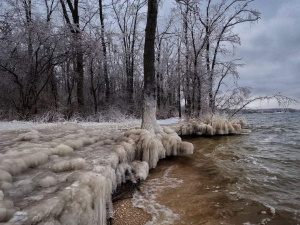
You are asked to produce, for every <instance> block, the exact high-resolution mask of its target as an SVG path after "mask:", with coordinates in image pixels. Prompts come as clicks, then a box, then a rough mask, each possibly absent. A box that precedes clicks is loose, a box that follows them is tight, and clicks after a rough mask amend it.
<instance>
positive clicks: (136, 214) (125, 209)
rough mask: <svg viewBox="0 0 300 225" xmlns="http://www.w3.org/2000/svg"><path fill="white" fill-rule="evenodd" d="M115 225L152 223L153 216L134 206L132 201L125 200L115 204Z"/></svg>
mask: <svg viewBox="0 0 300 225" xmlns="http://www.w3.org/2000/svg"><path fill="white" fill-rule="evenodd" d="M114 210H115V218H114V221H113V224H114V225H142V224H146V223H147V222H148V221H151V218H152V217H151V215H149V214H148V213H146V212H145V211H143V210H142V209H139V208H136V207H134V206H133V204H132V202H131V199H124V200H120V201H118V202H116V203H115V204H114Z"/></svg>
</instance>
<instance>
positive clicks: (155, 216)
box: [132, 167, 183, 225]
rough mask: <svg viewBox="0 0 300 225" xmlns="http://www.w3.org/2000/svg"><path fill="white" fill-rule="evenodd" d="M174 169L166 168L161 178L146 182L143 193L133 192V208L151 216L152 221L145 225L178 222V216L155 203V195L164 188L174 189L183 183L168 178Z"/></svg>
mask: <svg viewBox="0 0 300 225" xmlns="http://www.w3.org/2000/svg"><path fill="white" fill-rule="evenodd" d="M173 168H174V167H170V168H168V169H167V170H166V171H165V172H164V175H163V176H162V178H155V179H151V180H148V181H146V182H145V183H144V184H143V185H142V187H143V193H140V192H138V191H137V192H135V194H134V195H133V199H132V203H133V205H134V206H135V207H138V208H141V209H143V210H144V211H145V212H147V213H149V214H150V215H151V216H152V221H149V222H148V223H146V225H154V224H173V223H174V221H175V220H179V219H180V216H179V215H178V214H176V213H174V212H173V211H172V210H171V209H170V208H168V207H166V206H164V205H161V204H159V203H157V202H156V197H157V194H159V193H161V192H162V191H163V190H164V189H166V188H176V187H178V186H179V185H180V184H181V183H182V182H183V181H182V180H180V179H176V178H171V177H169V174H170V172H171V171H172V170H173Z"/></svg>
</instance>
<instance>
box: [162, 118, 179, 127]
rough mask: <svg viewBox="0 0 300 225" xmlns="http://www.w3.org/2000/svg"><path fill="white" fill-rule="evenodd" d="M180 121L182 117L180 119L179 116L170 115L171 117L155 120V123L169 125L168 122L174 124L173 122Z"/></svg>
mask: <svg viewBox="0 0 300 225" xmlns="http://www.w3.org/2000/svg"><path fill="white" fill-rule="evenodd" d="M181 121H182V119H180V118H179V117H172V118H169V119H165V120H157V123H158V124H160V125H170V124H174V123H179V122H181Z"/></svg>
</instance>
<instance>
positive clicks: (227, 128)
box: [171, 116, 251, 136]
mask: <svg viewBox="0 0 300 225" xmlns="http://www.w3.org/2000/svg"><path fill="white" fill-rule="evenodd" d="M246 126H247V123H246V121H245V120H243V119H233V120H227V119H225V118H222V117H220V116H207V117H206V118H202V119H190V120H189V121H187V122H181V123H179V124H175V125H172V126H171V127H172V129H173V130H174V131H175V132H176V133H177V134H178V135H182V136H185V135H198V136H202V135H208V136H212V135H228V134H241V133H249V132H251V131H250V130H249V129H245V127H246Z"/></svg>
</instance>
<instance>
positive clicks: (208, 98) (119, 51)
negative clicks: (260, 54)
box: [0, 0, 259, 122]
mask: <svg viewBox="0 0 300 225" xmlns="http://www.w3.org/2000/svg"><path fill="white" fill-rule="evenodd" d="M252 1H253V0H177V1H175V0H174V2H173V4H172V7H173V9H169V8H168V7H166V4H167V3H164V1H161V2H160V5H159V9H158V11H159V17H158V19H157V23H158V28H157V30H156V39H155V70H156V71H155V73H156V74H155V75H156V76H155V77H156V89H157V91H156V99H157V100H156V101H157V104H156V105H157V116H158V117H160V118H166V117H170V116H180V117H181V116H184V115H185V116H187V117H199V116H201V115H203V114H207V113H215V112H216V111H224V110H225V111H226V110H227V109H229V108H232V107H238V106H241V105H243V104H244V103H245V102H247V101H249V98H250V90H249V88H247V87H240V86H239V85H238V83H237V81H238V79H239V76H238V68H239V67H240V66H242V63H244V62H242V61H241V56H237V55H235V49H236V47H238V46H239V45H240V43H241V40H240V38H239V36H238V34H237V33H235V29H234V28H235V27H236V26H238V25H239V24H241V23H251V22H255V21H257V20H258V19H259V12H257V11H256V10H254V9H252V8H251V2H252ZM163 4H165V5H163ZM146 13H147V1H144V0H126V1H125V0H82V1H79V0H1V1H0V76H1V79H0V119H2V120H7V119H10V120H11V119H22V120H38V119H40V120H42V121H44V122H50V121H59V120H65V119H72V118H84V119H88V120H93V121H99V120H100V119H101V120H103V119H109V117H110V116H111V115H113V114H114V115H117V114H120V115H127V116H131V117H141V114H142V107H141V106H142V101H143V87H144V83H143V82H144V80H143V79H144V74H143V67H144V66H143V55H144V43H145V26H146ZM145 57H146V56H145ZM245 63H246V62H245Z"/></svg>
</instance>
